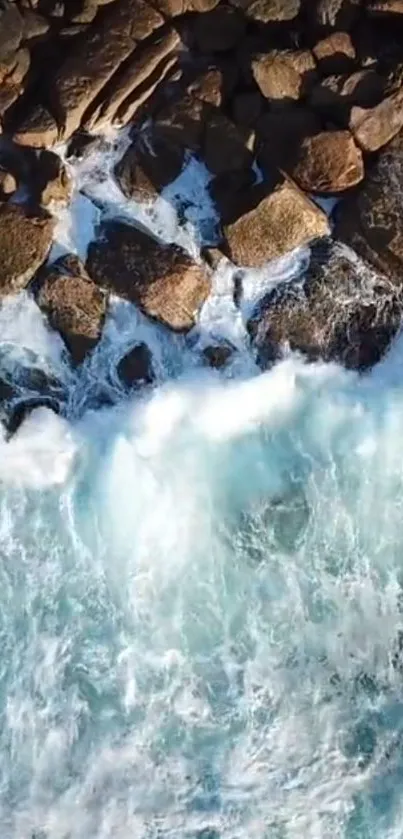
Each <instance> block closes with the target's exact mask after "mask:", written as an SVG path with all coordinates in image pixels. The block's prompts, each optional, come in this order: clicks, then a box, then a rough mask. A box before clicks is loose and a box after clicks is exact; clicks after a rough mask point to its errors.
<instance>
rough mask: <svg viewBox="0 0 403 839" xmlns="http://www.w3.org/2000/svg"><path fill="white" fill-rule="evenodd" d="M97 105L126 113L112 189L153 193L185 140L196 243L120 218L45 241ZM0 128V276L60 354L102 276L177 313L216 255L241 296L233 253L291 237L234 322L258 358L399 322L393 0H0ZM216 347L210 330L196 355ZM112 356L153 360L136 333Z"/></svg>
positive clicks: (383, 340)
mask: <svg viewBox="0 0 403 839" xmlns="http://www.w3.org/2000/svg"><path fill="white" fill-rule="evenodd" d="M111 125H112V126H117V127H125V126H128V127H130V138H131V140H130V143H129V144H128V147H127V148H126V151H125V153H124V154H123V156H122V158H121V159H120V160H119V161H118V162H117V164H116V167H115V172H114V175H115V179H116V184H117V185H118V187H119V188H120V190H121V192H122V194H123V196H125V197H126V199H127V200H132V199H134V200H136V201H139V202H151V201H153V200H155V199H156V198H157V197H158V195H159V194H160V193H161V191H162V190H163V189H164V187H166V186H167V184H169V183H171V182H172V181H173V180H174V179H175V178H176V177H177V176H178V175H179V174H180V173H181V171H182V170H183V168H184V167H185V166H186V163H187V161H188V160H189V157H190V156H191V155H193V156H194V157H196V158H197V159H198V160H200V161H201V162H202V163H203V164H204V165H205V166H206V167H207V169H208V170H209V172H210V175H211V178H210V182H209V193H210V197H211V200H212V201H213V204H214V206H215V208H216V210H217V213H218V215H219V218H220V229H219V231H218V235H217V241H214V242H211V243H210V245H211V247H205V248H204V249H203V250H202V255H201V257H200V259H199V260H198V261H196V260H195V259H194V258H193V257H191V256H190V255H189V254H188V253H186V252H185V251H184V250H183V249H181V248H180V247H179V246H177V245H170V244H164V243H162V242H160V241H158V240H157V239H156V238H155V237H154V236H153V235H152V234H151V233H150V231H147V230H143V229H139V228H137V227H134V226H133V225H130V224H129V223H126V222H124V221H122V220H107V221H104V222H103V223H102V225H101V227H100V229H99V231H98V233H97V238H96V239H94V241H92V242H91V243H90V245H89V248H88V253H87V258H86V263H85V264H83V263H82V262H81V261H80V260H79V259H78V257H77V256H76V255H74V254H66V255H65V256H64V257H62V258H59V259H58V260H57V261H56V262H49V261H48V256H49V253H50V250H51V247H52V242H53V236H54V225H55V220H54V215H53V209H54V206H57V205H58V204H65V205H67V204H68V202H69V201H70V197H71V191H72V184H71V177H70V173H69V160H70V161H74V160H77V159H82V158H85V156H87V155H89V154H91V153H92V151H93V150H94V148H96V147H97V145H99V143H101V142H102V132H103V131H105V130H108V129H109V127H110V126H111ZM0 128H1V132H2V136H1V137H0V200H1V203H0V294H1V296H2V298H4V297H5V296H6V295H10V294H16V293H17V292H19V291H21V290H22V289H28V290H29V291H30V293H32V294H33V295H34V296H35V299H36V301H37V303H38V305H39V307H40V308H41V310H42V311H43V312H44V314H45V315H46V317H47V318H48V319H49V323H50V325H51V326H52V328H54V329H55V330H57V331H58V332H59V333H60V335H61V337H62V339H63V341H64V343H65V346H66V352H67V353H69V356H70V359H71V364H72V365H79V364H81V363H82V362H83V361H84V359H85V358H86V356H87V354H88V353H89V352H91V350H92V349H93V348H94V347H95V346H96V344H97V342H98V340H99V338H100V336H101V333H102V328H103V323H104V319H105V315H106V311H107V305H108V296H109V295H110V294H111V293H114V294H118V295H119V296H120V297H122V298H124V299H126V300H129V301H130V302H133V303H134V304H136V305H137V306H138V307H139V308H140V309H141V310H142V311H143V312H144V313H145V314H146V315H147V316H149V317H150V318H152V319H154V320H156V321H159V322H161V323H162V324H164V326H165V327H167V328H169V329H171V330H174V331H178V332H187V331H189V330H190V329H191V328H192V327H193V326H194V323H195V317H196V315H197V312H198V310H199V309H200V307H201V306H202V304H203V302H204V301H205V300H206V298H207V296H208V294H209V290H210V283H211V275H212V271H213V270H214V267H215V266H216V265H217V263H218V262H219V261H220V260H221V259H228V260H230V262H231V263H233V265H234V266H236V268H237V269H239V277H238V279H239V282H237V283H236V284H235V285H236V289H235V287H234V295H235V297H236V299H238V300H239V298H240V297H242V271H243V269H245V268H255V269H260V268H262V266H264V265H265V264H266V263H267V262H268V261H270V260H273V259H276V258H279V257H282V256H284V255H285V254H286V253H288V252H289V251H291V250H292V249H294V248H296V247H299V246H302V245H311V260H310V264H309V266H308V268H307V271H306V274H305V276H304V278H303V282H299V283H298V284H296V285H294V284H287V285H284V287H281V286H280V287H277V288H276V289H275V290H274V291H271V292H270V293H269V294H268V295H266V297H265V299H263V300H262V301H261V302H260V304H259V306H258V308H257V309H256V310H255V311H254V312H253V313H252V316H251V318H250V321H249V323H248V333H249V335H250V340H251V342H252V344H253V346H254V348H255V352H256V357H257V359H258V361H259V363H260V364H261V366H262V367H265V366H267V365H269V364H271V363H272V362H273V360H275V359H277V358H279V357H281V355H282V353H283V352H284V348H287V347H290V348H291V349H293V350H299V351H301V352H302V353H304V354H305V355H307V356H308V358H309V359H318V358H324V359H326V360H331V359H335V360H337V361H341V362H342V363H343V364H345V365H346V366H347V367H351V368H353V369H358V370H365V369H368V368H369V367H371V366H372V365H373V364H375V363H376V362H377V361H379V359H380V358H381V357H382V355H383V354H384V352H385V350H386V349H387V348H388V346H389V344H390V342H391V340H392V339H393V337H394V336H395V335H396V333H397V331H398V330H399V328H400V323H401V316H402V311H403V220H402V219H403V214H402V194H403V2H401V0H393V2H391V0H367V1H366V2H365V0H232V2H231V1H230V2H218V0H153V2H151V0H150V2H148V1H147V0H106V1H105V0H15V2H12V0H1V3H0ZM60 144H63V149H64V158H65V160H66V162H64V161H63V160H62V158H61V157H60V156H59V152H60V148H61V146H60ZM54 147H55V148H56V151H53V150H52V149H53V148H54ZM329 197H333V198H336V199H338V201H337V203H336V207H335V210H334V212H333V215H332V217H331V219H329V217H328V215H327V214H326V213H325V212H324V210H323V209H322V206H321V201H322V199H323V198H329ZM231 352H232V350H231V348H230V347H228V346H226V345H222V346H217V347H209V348H207V350H206V352H205V355H204V358H205V363H207V364H212V365H214V366H218V367H219V366H223V365H225V364H226V363H227V362H228V360H229V358H230V357H231ZM119 375H121V376H122V380H123V381H125V383H126V384H127V385H129V386H134V385H136V384H140V383H143V384H144V383H150V382H151V381H152V380H153V363H152V357H151V355H150V352H149V350H148V349H147V347H146V346H145V345H144V344H139V345H138V346H137V347H134V348H133V349H132V350H131V352H130V353H129V355H128V356H127V357H126V358H125V359H122V363H121V365H120V369H119ZM37 379H38V380H37V382H36V385H35V386H34V387H33V389H32V390H33V396H32V400H33V402H34V403H35V400H36V403H35V404H37V402H38V399H42V400H43V399H45V400H48V404H50V405H51V406H52V405H53V402H52V400H53V399H54V396H55V394H56V395H57V394H58V393H59V386H58V383H57V382H49V381H45V380H43V377H42V380H41V381H39V379H40V376H39V377H37ZM0 384H1V400H2V404H3V406H4V405H8V404H12V403H13V399H14V397H15V388H14V385H13V383H12V382H10V381H7V380H6V379H3V380H2V381H1V383H0ZM35 394H36V395H35ZM55 398H56V397H55ZM32 400H31V401H32ZM23 415H24V412H23V411H22V412H21V409H19V414H18V417H19V419H18V417H17V419H18V421H17V422H16V420H15V413H14V414H13V417H14V419H13V420H12V421H11V420H10V422H9V427H10V429H11V430H14V428H15V427H16V425H17V426H18V423H19V422H20V421H21V418H23Z"/></svg>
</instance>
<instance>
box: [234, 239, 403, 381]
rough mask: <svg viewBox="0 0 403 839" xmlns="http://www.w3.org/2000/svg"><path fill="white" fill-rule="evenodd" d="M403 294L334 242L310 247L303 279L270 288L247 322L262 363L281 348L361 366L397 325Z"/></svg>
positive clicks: (373, 359) (378, 352) (377, 354)
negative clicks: (310, 252) (309, 255)
mask: <svg viewBox="0 0 403 839" xmlns="http://www.w3.org/2000/svg"><path fill="white" fill-rule="evenodd" d="M402 312H403V295H402V293H401V291H400V290H398V289H396V287H395V286H394V285H393V283H392V282H391V281H390V279H389V278H387V277H385V276H380V275H379V274H377V273H376V272H375V271H373V270H372V269H371V268H370V267H369V266H368V265H367V264H366V263H364V262H361V260H360V259H358V258H357V257H356V255H355V254H354V252H353V251H351V250H350V249H348V248H346V247H344V246H343V245H341V244H340V243H337V242H331V241H329V242H327V243H326V246H324V245H320V246H318V247H317V248H316V249H315V248H314V250H313V255H312V258H311V262H310V265H309V268H308V270H307V273H306V276H305V278H304V282H303V284H302V285H301V284H300V283H288V284H284V285H281V286H279V287H277V288H276V289H274V291H272V292H271V293H270V294H268V295H267V297H266V298H265V299H264V300H263V302H262V304H261V305H260V306H259V307H258V309H257V311H256V312H255V314H254V316H253V317H252V319H251V321H250V322H249V324H248V328H249V331H250V332H251V334H252V336H253V339H254V343H255V346H256V349H257V352H258V358H259V362H260V364H261V365H262V366H263V367H266V366H268V365H270V364H271V363H272V362H273V361H274V360H276V359H277V358H279V357H280V356H281V355H282V353H283V352H284V349H285V348H288V347H289V348H290V349H291V350H299V351H300V352H302V353H304V354H305V355H307V357H308V359H309V360H311V361H315V360H318V359H324V360H326V361H330V360H336V361H339V362H341V363H342V364H344V365H345V366H346V367H349V368H353V369H357V370H365V369H367V368H369V367H372V366H373V365H374V364H376V363H377V362H378V361H379V360H380V358H381V357H382V356H383V354H384V353H385V351H386V350H387V348H388V346H389V344H390V342H391V340H392V339H393V337H394V336H395V335H396V333H397V331H398V329H399V328H400V323H401V317H402Z"/></svg>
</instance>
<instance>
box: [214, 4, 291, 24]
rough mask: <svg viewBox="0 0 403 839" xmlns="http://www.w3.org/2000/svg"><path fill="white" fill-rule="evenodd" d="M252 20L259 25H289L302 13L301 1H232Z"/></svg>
mask: <svg viewBox="0 0 403 839" xmlns="http://www.w3.org/2000/svg"><path fill="white" fill-rule="evenodd" d="M231 2H232V4H233V5H234V6H239V7H240V8H241V9H243V10H244V11H245V14H246V15H247V17H248V18H250V19H251V20H254V21H257V22H259V23H287V22H288V21H290V20H294V19H295V18H296V17H297V16H298V13H299V11H300V7H301V0H231Z"/></svg>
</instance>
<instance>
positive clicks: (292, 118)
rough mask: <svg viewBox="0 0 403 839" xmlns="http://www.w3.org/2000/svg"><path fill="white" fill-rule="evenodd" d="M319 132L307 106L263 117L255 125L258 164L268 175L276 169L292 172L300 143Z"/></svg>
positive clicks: (270, 113) (267, 114)
mask: <svg viewBox="0 0 403 839" xmlns="http://www.w3.org/2000/svg"><path fill="white" fill-rule="evenodd" d="M321 129H322V124H321V122H320V120H319V119H318V117H317V115H316V114H314V113H313V112H312V111H310V110H309V108H306V107H296V108H294V107H291V108H286V109H284V110H282V111H269V112H267V113H264V114H262V116H261V118H260V119H259V121H258V123H257V137H258V154H257V156H258V162H259V163H260V165H261V166H262V168H263V169H264V170H265V171H267V172H271V171H272V169H273V167H276V166H277V167H280V168H281V169H285V170H286V171H292V167H293V166H294V165H295V163H296V162H297V160H298V155H299V152H300V147H301V143H302V142H303V140H304V139H305V138H306V137H310V136H312V135H314V134H318V133H319V132H320V131H321Z"/></svg>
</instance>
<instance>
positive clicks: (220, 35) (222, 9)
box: [192, 5, 245, 53]
mask: <svg viewBox="0 0 403 839" xmlns="http://www.w3.org/2000/svg"><path fill="white" fill-rule="evenodd" d="M244 31H245V18H244V16H243V14H242V13H241V12H240V11H239V10H238V9H235V8H234V7H233V6H224V5H220V6H217V7H216V8H215V9H212V11H211V12H206V14H204V15H199V16H198V17H197V18H196V20H195V22H194V24H193V29H192V35H193V38H194V42H195V45H196V47H197V49H198V50H200V52H207V53H210V52H225V51H227V50H231V49H234V48H235V47H236V46H237V45H238V44H239V42H240V41H241V39H242V36H243V34H244Z"/></svg>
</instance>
